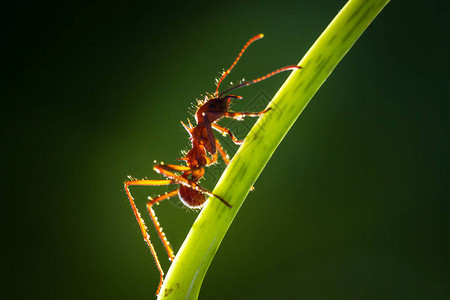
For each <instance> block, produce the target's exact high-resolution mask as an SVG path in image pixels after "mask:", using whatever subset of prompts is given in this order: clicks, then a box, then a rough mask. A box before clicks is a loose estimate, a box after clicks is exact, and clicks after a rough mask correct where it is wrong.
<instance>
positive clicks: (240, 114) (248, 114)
mask: <svg viewBox="0 0 450 300" xmlns="http://www.w3.org/2000/svg"><path fill="white" fill-rule="evenodd" d="M269 110H270V108H268V109H265V110H263V111H260V112H256V113H252V112H223V113H222V116H223V117H227V118H232V119H235V120H238V121H241V120H242V119H243V118H244V117H259V116H260V115H263V114H265V113H266V112H268V111H269Z"/></svg>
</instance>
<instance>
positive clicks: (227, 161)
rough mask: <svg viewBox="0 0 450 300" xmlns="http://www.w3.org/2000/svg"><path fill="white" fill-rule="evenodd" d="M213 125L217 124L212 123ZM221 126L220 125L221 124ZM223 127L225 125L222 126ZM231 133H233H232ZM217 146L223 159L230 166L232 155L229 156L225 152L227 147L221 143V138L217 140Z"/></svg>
mask: <svg viewBox="0 0 450 300" xmlns="http://www.w3.org/2000/svg"><path fill="white" fill-rule="evenodd" d="M212 125H213V126H214V125H215V124H212ZM217 126H219V125H217ZM219 127H220V126H219ZM222 128H223V127H222ZM224 129H228V128H224ZM230 134H231V133H230ZM216 147H217V149H218V150H219V153H220V156H222V158H223V161H224V162H225V164H226V165H227V166H228V164H229V163H230V157H229V156H228V154H227V153H226V152H225V149H223V147H222V145H221V144H220V143H219V140H216Z"/></svg>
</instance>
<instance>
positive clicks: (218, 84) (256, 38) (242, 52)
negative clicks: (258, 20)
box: [214, 33, 264, 95]
mask: <svg viewBox="0 0 450 300" xmlns="http://www.w3.org/2000/svg"><path fill="white" fill-rule="evenodd" d="M263 37H264V34H262V33H260V34H258V35H255V36H254V37H252V38H251V39H250V40H249V41H248V42H247V44H245V45H244V47H242V50H241V52H239V54H238V56H237V57H236V59H235V60H234V62H233V63H232V64H231V67H229V68H228V70H226V71H225V72H223V74H222V77H220V79H219V81H218V82H217V88H216V92H215V93H214V95H217V94H218V93H219V86H220V83H221V82H222V81H223V80H224V79H225V77H227V75H228V74H230V72H231V70H232V69H233V68H234V66H235V65H236V64H237V62H238V61H239V59H240V58H241V56H242V54H244V52H245V50H246V49H247V47H248V46H250V44H251V43H253V42H254V41H257V40H259V39H262V38H263ZM222 94H223V93H222Z"/></svg>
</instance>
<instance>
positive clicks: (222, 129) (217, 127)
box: [211, 123, 244, 157]
mask: <svg viewBox="0 0 450 300" xmlns="http://www.w3.org/2000/svg"><path fill="white" fill-rule="evenodd" d="M211 126H212V127H213V128H214V129H215V130H217V131H218V132H220V133H222V135H223V136H226V135H227V134H228V135H229V136H230V138H231V140H232V141H233V142H234V143H235V144H236V145H241V144H242V143H243V142H244V140H238V139H237V138H236V137H235V136H234V135H233V133H231V131H230V129H228V128H226V127H222V126H220V125H217V124H216V123H212V124H211ZM222 150H223V149H222ZM219 151H220V150H219ZM222 157H223V155H222Z"/></svg>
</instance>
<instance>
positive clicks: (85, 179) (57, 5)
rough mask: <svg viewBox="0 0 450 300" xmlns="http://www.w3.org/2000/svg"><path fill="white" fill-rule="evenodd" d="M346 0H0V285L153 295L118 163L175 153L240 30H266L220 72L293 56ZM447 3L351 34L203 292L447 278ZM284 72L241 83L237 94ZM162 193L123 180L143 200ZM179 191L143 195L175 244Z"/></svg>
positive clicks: (266, 86)
mask: <svg viewBox="0 0 450 300" xmlns="http://www.w3.org/2000/svg"><path fill="white" fill-rule="evenodd" d="M345 2H346V1H320V0H308V1H283V0H281V1H263V2H260V3H253V2H230V1H219V2H213V1H210V3H208V4H202V5H200V4H193V3H189V2H184V3H178V4H176V3H164V2H155V3H153V2H144V1H143V2H135V1H128V2H124V3H117V4H113V2H98V1H89V2H88V1H86V2H85V1H81V2H76V3H71V2H69V3H64V2H53V3H45V2H34V3H33V2H27V1H16V2H14V4H12V5H10V6H9V7H5V8H4V11H3V13H4V14H5V16H4V18H3V20H4V21H6V22H5V24H4V26H3V28H2V39H1V40H2V46H1V51H2V61H3V63H4V66H3V67H2V80H1V81H2V89H1V90H2V91H1V94H2V96H1V98H2V124H3V125H2V149H3V152H4V154H3V156H2V170H3V171H4V173H5V174H4V175H5V176H4V180H3V185H4V186H3V193H2V195H3V196H2V199H3V201H2V203H3V207H2V221H3V225H2V228H3V230H4V233H3V243H2V248H3V254H2V257H3V265H4V267H3V268H2V269H3V270H4V272H5V273H6V275H7V279H6V281H5V279H3V283H4V284H5V287H4V288H3V292H2V293H3V294H5V293H6V294H7V295H14V296H15V298H46V299H63V298H64V299H67V298H69V299H70V298H74V299H75V298H77V299H80V298H84V299H86V298H88V299H92V298H104V299H111V298H117V299H123V298H132V297H133V298H137V299H144V298H145V299H152V298H153V297H154V296H153V295H154V293H155V290H156V287H157V283H158V280H159V275H158V272H157V270H156V268H155V266H154V263H153V259H152V257H151V255H150V253H149V251H148V248H147V246H146V245H145V244H144V242H143V241H142V238H141V236H140V233H139V229H138V226H137V224H136V222H135V220H134V217H133V215H132V211H131V209H130V206H129V204H128V200H127V198H126V196H125V193H124V190H123V186H122V183H123V181H124V180H125V179H126V176H127V175H133V176H135V177H138V178H142V177H145V176H147V177H148V178H151V179H157V178H160V176H159V175H157V174H155V173H154V172H153V171H152V166H153V161H154V160H158V161H164V162H170V163H174V162H175V159H176V158H178V157H180V155H181V154H180V151H181V150H186V149H187V148H188V138H187V134H186V132H185V131H184V129H183V128H182V127H181V124H180V123H179V121H180V120H186V118H187V117H190V116H191V115H190V113H189V112H188V107H189V106H190V105H191V103H193V102H194V101H195V99H196V98H198V97H200V94H202V93H205V92H212V91H213V90H214V88H215V86H214V78H215V77H217V76H218V74H219V72H220V71H221V70H222V69H223V68H227V67H228V66H229V65H230V64H231V62H232V61H233V59H234V57H235V55H236V54H237V53H238V51H239V50H240V48H241V46H242V45H243V44H244V43H245V42H246V41H247V40H248V39H249V38H250V37H252V36H253V35H255V34H257V33H264V34H265V38H264V39H263V40H262V41H258V42H257V43H256V44H255V45H252V47H251V48H250V49H249V50H248V52H247V53H246V54H245V56H244V57H243V59H242V61H241V62H240V63H239V64H238V66H237V67H236V69H235V70H234V71H233V73H232V74H231V75H230V77H229V78H228V80H227V82H226V83H224V84H225V85H227V84H228V83H229V81H238V80H239V79H241V78H242V77H244V76H245V77H246V78H248V79H252V78H254V77H256V76H260V75H263V74H265V73H267V72H269V71H272V70H274V69H276V68H278V67H281V66H284V65H288V64H295V63H297V62H298V61H299V60H300V59H301V58H302V56H303V55H304V54H305V53H306V51H307V50H308V49H309V47H310V46H311V45H312V44H313V42H314V41H315V40H316V38H317V37H318V36H319V35H320V33H321V32H322V31H323V30H324V29H325V27H326V26H327V25H328V23H329V22H330V21H331V20H332V18H333V17H334V16H335V15H336V13H337V12H338V11H339V9H340V8H341V7H342V6H343V5H344V3H345ZM444 2H445V1H442V2H438V1H409V2H405V3H404V2H402V1H393V2H392V3H390V4H389V5H388V6H387V7H386V8H385V10H384V11H383V12H382V13H381V15H379V16H378V18H377V19H376V20H375V22H374V23H373V24H372V25H371V26H370V27H369V28H368V30H367V31H366V32H365V33H364V34H363V36H362V37H361V38H360V40H359V41H358V42H357V43H356V44H355V45H354V47H353V48H352V49H351V50H350V52H349V53H348V54H347V56H346V57H345V58H344V59H343V61H342V62H341V63H340V64H339V65H338V67H337V68H336V69H335V71H334V72H333V74H332V75H331V76H330V77H329V78H328V80H327V81H326V82H325V84H324V85H323V87H322V88H321V89H320V90H319V92H318V93H317V94H316V96H315V97H314V98H313V100H312V101H311V103H310V104H309V105H308V107H307V108H306V110H305V111H304V112H303V114H302V115H301V116H300V118H299V120H298V121H297V122H296V124H295V125H294V126H293V128H292V130H291V131H290V132H289V134H288V135H287V136H286V138H285V140H284V141H283V142H282V143H281V145H280V147H279V148H278V149H277V151H276V152H275V154H274V155H273V157H272V159H271V160H270V162H269V164H268V165H267V167H266V168H265V170H264V171H263V173H262V174H261V176H260V178H259V179H258V181H257V182H256V184H255V187H256V189H255V191H254V192H252V193H250V195H249V196H248V198H247V201H246V202H245V203H244V205H243V207H242V209H241V211H240V212H239V214H238V215H237V217H236V219H235V221H234V223H233V224H232V226H231V228H230V230H229V232H228V234H227V235H226V237H225V239H224V241H223V243H222V245H221V247H220V248H219V250H218V252H217V255H216V257H215V259H214V261H213V263H212V265H211V267H210V269H209V271H208V273H207V276H206V278H205V280H204V284H203V288H202V291H201V295H200V298H201V299H281V298H285V299H445V298H447V299H448V297H450V292H449V289H450V288H449V285H450V271H449V269H450V266H449V261H450V260H449V255H448V252H449V237H448V236H449V233H448V231H449V204H448V201H449V196H448V195H449V193H448V187H447V183H448V173H449V167H450V161H449V136H450V135H449V133H450V124H449V120H450V118H449V115H448V114H449V108H450V101H449V97H448V94H449V93H448V92H449V88H448V84H449V83H448V82H449V67H450V66H449V58H448V56H449V53H450V51H449V50H450V49H449V44H448V42H449V39H448V30H449V28H448V18H449V13H450V11H449V8H448V6H447V5H445V6H444V4H443V3H444ZM285 78H286V75H279V76H277V78H273V79H270V80H267V81H264V82H262V83H261V84H259V85H255V86H252V87H249V88H246V89H242V90H239V93H238V94H239V95H242V96H244V99H245V100H243V102H242V103H241V104H244V105H245V103H246V102H245V101H249V103H251V101H252V100H253V99H254V98H255V97H256V96H255V95H259V94H260V93H263V94H266V95H268V96H270V97H271V96H273V94H274V93H275V92H276V90H277V89H278V87H279V86H280V85H281V83H282V82H283V81H284V79H285ZM239 109H240V107H239V106H238V105H236V107H235V110H239ZM241 109H242V108H241ZM250 109H251V108H250ZM233 126H236V125H233ZM233 128H238V127H233ZM236 130H241V129H239V128H238V129H236ZM243 132H245V130H243ZM241 136H242V135H241ZM243 136H245V135H243ZM224 143H226V142H224ZM234 151H235V150H234ZM218 168H219V169H220V166H219V167H218ZM210 177H211V178H214V177H216V176H215V175H213V176H210ZM205 185H206V186H208V187H212V186H213V185H214V180H209V181H208V182H206V183H205ZM161 192H164V189H157V188H147V189H146V188H141V189H138V188H135V189H133V193H134V194H135V195H136V198H137V200H138V202H139V205H140V208H141V209H142V210H144V209H145V208H144V206H143V204H144V202H145V200H146V197H147V196H148V195H153V196H154V195H155V194H157V193H161ZM177 205H178V204H177V202H176V201H172V202H170V201H168V202H167V203H163V204H161V205H160V206H159V207H158V208H157V213H158V216H159V219H160V221H161V223H162V225H163V227H164V228H165V230H166V233H167V235H168V237H169V239H170V240H171V242H172V244H173V245H174V246H175V249H178V248H179V246H180V245H181V243H182V241H183V239H184V237H185V235H186V234H187V232H188V230H189V228H190V226H191V224H192V222H193V220H194V219H195V217H196V213H195V212H189V211H187V210H185V209H180V208H179V207H178V206H177ZM142 212H145V211H142ZM149 225H150V224H149ZM151 234H153V236H154V231H153V229H152V232H151ZM154 241H155V242H156V243H155V244H157V249H158V251H159V253H160V256H161V259H162V261H163V263H164V267H165V268H167V267H168V263H167V259H166V256H165V255H164V252H163V250H162V248H161V247H160V243H159V241H158V240H157V239H156V238H154Z"/></svg>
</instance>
